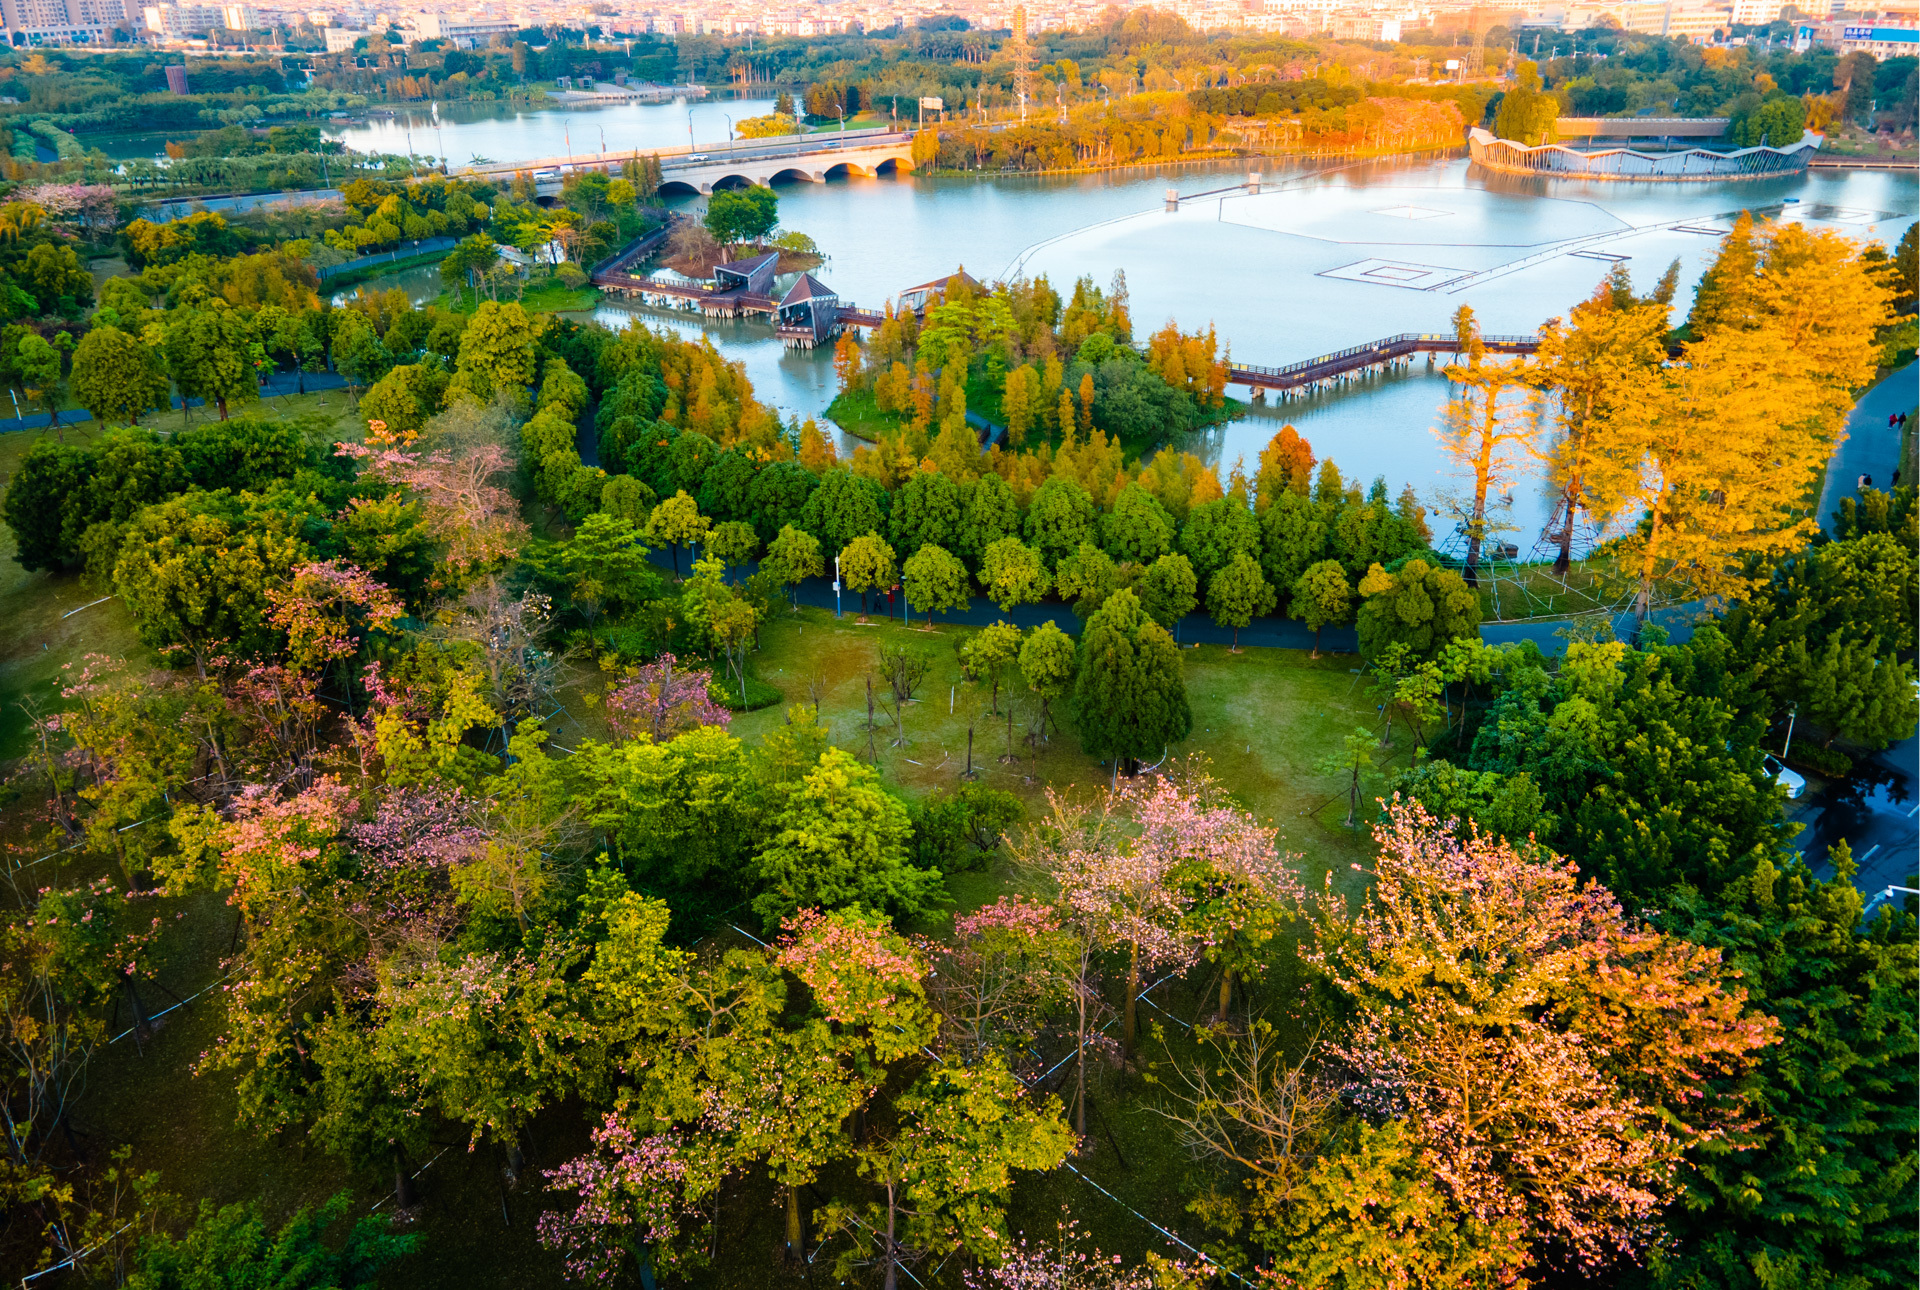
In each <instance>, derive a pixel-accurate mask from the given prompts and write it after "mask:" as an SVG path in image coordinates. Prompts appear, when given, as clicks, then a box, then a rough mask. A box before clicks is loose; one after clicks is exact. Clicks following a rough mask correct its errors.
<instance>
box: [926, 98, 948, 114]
mask: <svg viewBox="0 0 1920 1290" xmlns="http://www.w3.org/2000/svg"><path fill="white" fill-rule="evenodd" d="M920 106H921V107H923V108H926V109H927V110H928V111H930V112H945V111H946V110H947V101H946V100H945V99H943V98H924V97H923V98H922V99H921V100H920Z"/></svg>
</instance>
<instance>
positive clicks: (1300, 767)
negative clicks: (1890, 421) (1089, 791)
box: [731, 608, 1410, 905]
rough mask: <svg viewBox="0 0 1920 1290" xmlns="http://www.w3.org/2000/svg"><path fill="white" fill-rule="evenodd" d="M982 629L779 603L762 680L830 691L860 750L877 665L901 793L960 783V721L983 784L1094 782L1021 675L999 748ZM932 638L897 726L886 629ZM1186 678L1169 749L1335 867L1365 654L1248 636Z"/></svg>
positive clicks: (1361, 717)
mask: <svg viewBox="0 0 1920 1290" xmlns="http://www.w3.org/2000/svg"><path fill="white" fill-rule="evenodd" d="M974 630H976V629H974V628H968V627H959V626H952V625H940V626H936V627H935V628H934V629H933V630H932V631H928V630H926V629H925V627H924V625H922V624H920V623H919V622H918V620H916V624H915V626H913V627H911V628H908V627H902V626H900V624H899V623H898V621H896V620H885V619H880V618H877V617H876V618H873V619H871V620H870V621H869V622H868V623H866V624H864V625H863V624H861V623H860V622H859V621H858V615H857V614H855V613H853V612H848V613H846V614H845V615H844V616H843V617H841V618H840V619H838V620H836V619H835V618H834V617H833V615H832V614H831V613H829V612H828V611H826V610H824V609H813V608H805V609H802V610H801V611H800V612H799V613H798V614H776V615H775V616H774V618H773V620H772V621H770V622H769V623H768V625H767V627H766V629H765V630H764V632H763V634H762V641H761V645H762V648H761V652H760V653H759V655H758V656H756V658H755V660H754V666H755V670H756V672H757V673H758V675H759V676H760V678H761V679H762V680H765V681H767V682H768V683H770V684H772V685H774V686H776V687H778V688H779V689H781V690H782V691H783V692H784V693H785V694H786V696H787V699H788V701H789V702H798V703H805V702H808V701H809V695H810V694H811V693H812V692H814V690H815V689H816V688H817V689H818V690H819V692H820V693H821V694H822V695H823V696H824V697H823V698H822V701H821V705H820V706H821V719H822V720H823V721H825V722H826V723H827V724H828V726H829V727H830V729H831V730H832V733H833V739H834V742H835V743H836V744H838V745H839V746H841V747H843V748H846V749H848V750H849V751H851V752H853V753H855V754H856V755H859V756H863V757H864V756H865V755H866V752H867V746H868V739H867V729H866V725H867V721H866V713H867V704H866V695H867V689H866V679H867V676H868V675H869V673H871V674H872V676H873V681H874V693H875V721H876V722H877V723H878V727H879V728H878V729H876V730H875V732H874V735H873V748H874V752H875V754H876V757H877V760H878V763H879V766H880V768H881V770H882V771H883V772H884V773H885V775H886V777H887V779H888V781H889V782H891V783H893V784H895V785H897V786H898V787H899V789H900V790H901V791H902V792H904V793H905V794H907V795H908V796H910V797H918V796H921V795H924V794H926V793H930V792H934V791H937V790H940V789H948V788H952V787H953V786H954V785H956V784H957V783H959V782H960V777H961V775H962V773H963V772H964V771H965V769H966V766H967V731H968V728H969V725H970V724H971V726H972V729H973V764H974V768H975V770H976V772H977V776H978V780H979V782H981V783H984V784H988V785H991V786H993V787H996V788H1004V789H1007V790H1008V791H1010V792H1013V793H1016V794H1018V795H1020V796H1021V797H1022V798H1024V799H1025V800H1026V801H1027V802H1028V804H1029V806H1030V807H1036V808H1037V807H1038V806H1039V805H1041V804H1042V803H1043V802H1044V800H1045V793H1046V789H1047V788H1049V787H1053V788H1056V789H1066V788H1068V787H1071V786H1079V787H1093V786H1104V785H1105V784H1106V782H1107V779H1108V772H1107V770H1106V769H1105V768H1103V767H1101V766H1099V765H1097V764H1096V763H1095V762H1094V761H1093V759H1091V758H1089V757H1088V756H1086V755H1085V754H1084V753H1082V752H1081V751H1080V745H1079V741H1078V739H1077V738H1076V737H1075V735H1074V733H1073V727H1072V717H1071V715H1070V714H1069V713H1068V712H1066V711H1065V710H1064V709H1065V706H1066V705H1065V704H1056V705H1055V711H1054V715H1055V717H1056V718H1057V719H1058V721H1059V724H1060V726H1061V729H1060V730H1059V731H1057V732H1055V733H1054V735H1053V737H1052V738H1051V740H1049V741H1047V742H1045V743H1040V744H1038V745H1037V746H1036V745H1035V744H1033V743H1029V742H1028V741H1027V740H1026V738H1025V735H1026V732H1027V730H1029V729H1030V728H1031V727H1032V726H1033V724H1034V721H1035V701H1034V700H1033V698H1032V696H1030V695H1028V694H1026V693H1025V692H1024V687H1022V686H1020V685H1019V684H1018V682H1017V680H1016V682H1015V685H1014V695H1013V698H1012V708H1013V743H1014V752H1015V760H1012V761H1009V760H1006V757H1007V743H1008V740H1007V721H1006V713H1007V708H1008V696H1007V694H1006V692H1005V690H1004V689H1003V691H1002V694H1001V701H1000V711H999V714H998V715H995V714H994V713H993V712H992V711H991V710H990V706H989V696H987V695H985V694H979V693H975V692H974V691H973V690H972V687H970V686H969V685H967V684H966V683H965V682H964V681H963V680H962V679H961V675H960V667H959V662H958V659H957V657H956V653H955V646H956V644H957V643H958V642H959V641H961V640H963V639H965V638H966V637H967V636H968V635H970V634H972V632H973V631H974ZM883 641H886V642H890V643H900V644H906V645H910V646H912V647H916V648H919V649H922V650H925V651H927V652H928V653H929V654H930V655H931V658H932V667H931V669H930V670H929V672H928V675H927V679H926V680H925V681H924V682H923V683H922V684H921V686H920V689H919V691H918V693H917V695H916V696H915V699H914V700H913V701H911V702H909V703H907V704H905V705H904V706H903V708H902V711H901V717H900V721H901V725H902V726H904V727H905V731H904V736H903V735H902V733H901V732H900V731H899V730H898V729H896V728H895V726H894V725H893V722H892V719H891V718H890V717H888V716H887V715H886V714H885V713H884V712H883V711H882V710H881V706H882V705H881V699H883V698H884V697H885V695H886V693H887V691H886V686H885V682H884V681H883V679H882V678H881V676H880V674H879V671H878V667H879V650H880V644H881V642H883ZM1184 656H1185V658H1186V664H1187V692H1188V697H1189V701H1190V702H1191V704H1192V707H1193V716H1194V728H1193V734H1192V736H1191V737H1190V738H1189V739H1188V740H1187V741H1186V742H1185V743H1184V744H1182V745H1181V746H1180V747H1179V748H1177V749H1175V750H1174V752H1175V755H1176V756H1187V755H1193V754H1198V755H1200V756H1203V757H1205V758H1206V759H1207V760H1208V761H1209V762H1210V763H1211V768H1212V771H1213V773H1214V774H1215V775H1216V776H1217V777H1218V778H1219V779H1220V780H1221V781H1222V782H1223V783H1224V784H1225V785H1226V786H1227V787H1228V788H1229V789H1230V790H1232V791H1233V793H1234V794H1235V795H1236V796H1237V797H1238V798H1239V799H1240V800H1241V801H1242V802H1243V803H1244V804H1245V805H1246V806H1247V807H1248V808H1249V809H1250V810H1252V811H1254V812H1256V813H1257V814H1258V815H1259V816H1260V817H1261V819H1263V820H1266V821H1270V822H1271V823H1272V825H1273V826H1274V827H1275V828H1276V829H1277V830H1279V834H1280V839H1281V843H1282V845H1283V846H1284V847H1286V848H1287V849H1288V850H1290V851H1295V852H1299V853H1301V855H1302V856H1303V861H1302V873H1303V877H1305V878H1306V880H1307V881H1308V882H1309V883H1318V882H1319V881H1320V877H1321V875H1322V874H1324V873H1325V872H1326V871H1327V870H1328V869H1329V868H1333V867H1336V866H1339V867H1344V865H1345V863H1346V862H1347V861H1349V860H1353V859H1357V858H1359V856H1360V855H1361V853H1362V837H1361V836H1360V834H1358V833H1357V832H1355V831H1354V830H1349V829H1346V828H1344V827H1342V825H1341V821H1342V820H1344V819H1345V816H1346V799H1345V797H1344V796H1343V795H1342V792H1341V788H1342V785H1341V784H1340V783H1339V781H1338V778H1337V777H1336V776H1334V775H1330V774H1327V773H1324V772H1322V771H1320V770H1318V769H1316V766H1317V763H1318V762H1319V760H1320V759H1321V758H1322V757H1323V756H1325V754H1326V752H1327V750H1328V749H1334V748H1338V747H1340V744H1341V740H1342V739H1343V738H1344V737H1345V736H1346V735H1347V734H1348V733H1350V732H1351V731H1352V730H1353V729H1354V728H1355V727H1356V726H1360V725H1365V726H1368V727H1370V728H1377V726H1378V716H1377V714H1376V713H1375V711H1374V706H1373V702H1372V700H1371V699H1369V698H1368V697H1367V686H1366V683H1365V681H1364V679H1363V678H1362V677H1360V676H1359V675H1358V672H1357V669H1358V667H1359V659H1358V658H1357V657H1355V656H1352V655H1346V654H1326V655H1322V656H1321V657H1320V658H1318V659H1314V658H1311V657H1310V656H1309V655H1308V654H1306V653H1305V652H1303V651H1298V650H1273V649H1254V648H1248V649H1245V650H1243V651H1241V652H1240V653H1238V654H1233V653H1230V652H1229V651H1228V650H1227V648H1226V647H1225V646H1223V645H1203V646H1200V647H1198V648H1193V649H1188V650H1186V651H1184ZM784 720H785V714H784V708H783V707H774V708H767V709H762V710H761V711H759V712H752V713H746V714H744V715H740V716H737V717H735V718H734V720H733V723H732V726H731V728H732V730H733V731H734V733H735V734H737V735H739V736H740V737H741V738H743V739H745V740H747V741H748V742H754V741H756V740H757V739H758V738H759V736H760V735H761V734H763V733H764V732H765V731H766V730H767V729H769V728H770V727H772V726H773V725H775V724H777V723H779V722H781V721H784ZM1409 754H1410V742H1408V741H1400V742H1397V743H1396V746H1395V748H1394V749H1393V750H1392V752H1391V754H1384V753H1383V756H1382V760H1383V761H1384V760H1385V759H1386V757H1387V756H1389V755H1390V756H1392V757H1393V758H1394V759H1395V760H1396V763H1397V764H1404V762H1405V759H1406V757H1407V756H1408V755H1409ZM963 879H964V881H963V883H962V890H960V891H956V893H955V895H956V897H957V898H959V899H960V900H961V901H962V903H963V904H966V905H971V904H975V903H979V902H980V901H984V900H991V899H993V898H994V896H995V895H997V894H998V892H999V890H1000V889H1001V884H1002V883H1003V882H1004V875H997V876H994V877H992V878H991V879H982V878H981V877H980V876H978V875H963Z"/></svg>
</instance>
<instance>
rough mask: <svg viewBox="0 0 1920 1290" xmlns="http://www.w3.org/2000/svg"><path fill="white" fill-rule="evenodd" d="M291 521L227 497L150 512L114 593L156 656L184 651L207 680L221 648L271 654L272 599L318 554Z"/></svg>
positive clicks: (128, 540) (126, 545)
mask: <svg viewBox="0 0 1920 1290" xmlns="http://www.w3.org/2000/svg"><path fill="white" fill-rule="evenodd" d="M291 527H292V525H291V524H290V523H289V522H287V519H286V518H282V517H276V516H274V515H272V514H270V513H263V512H261V511H260V510H258V509H254V508H249V507H246V506H243V505H241V504H240V503H238V502H236V501H235V500H233V499H231V498H229V497H227V496H226V495H225V494H224V493H212V494H208V493H195V494H189V495H188V496H185V497H177V498H174V499H172V500H170V501H165V502H161V503H159V504H157V505H154V506H149V507H147V508H146V509H145V510H143V511H141V512H140V514H139V515H138V516H137V517H135V519H134V520H133V522H132V523H131V524H129V525H128V526H127V529H126V531H125V534H124V536H123V538H122V540H121V545H120V551H119V558H118V560H117V561H116V562H115V564H114V565H113V589H114V591H115V593H116V594H118V595H119V596H120V597H121V598H122V599H123V600H125V601H126V602H127V607H128V608H129V609H131V610H132V611H133V615H134V619H135V621H136V622H138V624H139V626H140V638H141V639H142V640H143V641H145V642H146V643H147V644H148V645H149V646H150V647H151V648H154V649H158V650H169V649H174V648H184V649H185V650H186V651H188V653H189V654H191V656H192V657H193V660H194V662H195V663H196V664H197V665H198V666H199V668H200V671H201V675H203V676H204V675H205V673H206V662H207V659H208V657H209V656H210V655H211V654H212V653H213V652H214V651H215V649H216V648H217V647H225V648H230V649H237V650H262V649H263V647H264V646H265V645H266V641H265V640H264V639H263V632H264V631H265V620H266V608H267V592H268V590H269V588H271V587H274V586H277V585H279V584H280V582H281V581H282V580H283V579H285V578H286V576H287V575H288V573H289V572H290V571H291V570H292V569H293V566H294V565H296V564H298V563H300V562H301V561H302V560H303V559H305V558H306V557H307V555H308V552H307V549H306V546H305V544H304V543H302V542H301V541H300V540H299V538H297V537H295V536H293V534H292V533H291V532H289V531H288V530H289V529H290V528H291Z"/></svg>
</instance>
